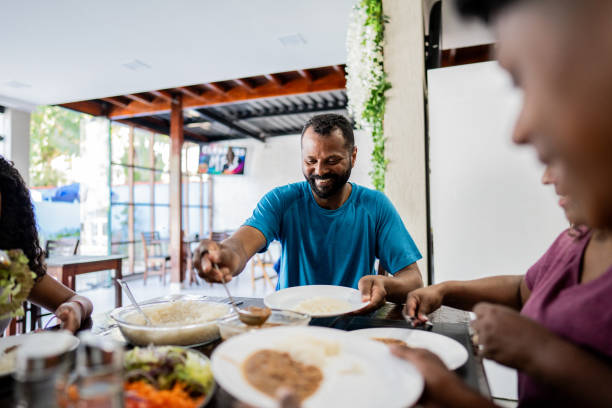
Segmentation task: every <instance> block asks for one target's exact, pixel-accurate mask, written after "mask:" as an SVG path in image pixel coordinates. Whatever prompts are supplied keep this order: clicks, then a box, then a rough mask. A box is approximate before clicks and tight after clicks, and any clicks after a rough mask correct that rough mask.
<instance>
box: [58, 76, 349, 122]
mask: <svg viewBox="0 0 612 408" xmlns="http://www.w3.org/2000/svg"><path fill="white" fill-rule="evenodd" d="M300 71H301V72H296V71H290V72H289V73H291V72H293V73H294V75H293V78H294V79H292V80H288V81H287V82H283V81H282V80H281V78H285V77H287V78H291V77H292V76H291V75H287V76H281V75H279V74H269V75H264V76H265V77H266V78H267V79H268V82H266V83H264V84H262V85H259V86H257V87H254V86H253V85H251V84H249V83H248V82H247V81H248V80H246V81H245V79H244V78H243V79H238V80H235V81H236V82H237V83H240V82H244V83H245V84H247V87H244V86H236V87H234V88H231V89H225V88H224V86H223V85H222V84H219V83H215V82H212V83H206V84H199V85H198V86H200V87H205V88H207V89H209V90H211V92H198V91H196V90H195V89H193V88H189V87H187V86H184V87H181V88H176V89H166V90H155V91H150V92H148V93H149V94H152V95H155V96H156V98H155V99H154V100H151V101H149V102H148V103H147V102H144V101H137V100H130V99H127V98H125V97H120V96H116V97H109V98H104V99H102V101H105V102H100V100H99V99H93V100H89V101H81V102H71V103H66V104H61V105H60V106H63V107H66V108H69V109H73V110H76V111H79V112H85V113H89V114H91V115H95V116H102V115H104V116H107V117H108V118H109V119H112V120H119V119H127V118H132V117H137V116H149V115H156V114H161V113H168V112H170V110H171V105H172V97H173V93H174V91H176V92H178V93H180V94H182V95H183V97H182V104H183V108H184V109H195V108H201V107H206V106H214V105H223V104H230V103H235V102H243V101H249V100H254V99H260V98H274V97H279V96H287V95H298V94H306V93H311V92H325V91H334V90H341V89H345V87H346V79H345V74H344V68H343V66H341V65H336V66H331V67H323V68H317V73H318V74H317V77H316V78H315V77H314V76H313V75H312V72H311V71H309V70H300ZM285 74H288V73H285ZM295 74H297V75H295ZM296 77H297V78H296ZM309 78H310V79H309ZM275 79H276V81H275ZM279 83H280V85H279ZM248 87H250V90H249V89H247V88H248ZM181 89H182V90H181ZM185 90H186V91H185Z"/></svg>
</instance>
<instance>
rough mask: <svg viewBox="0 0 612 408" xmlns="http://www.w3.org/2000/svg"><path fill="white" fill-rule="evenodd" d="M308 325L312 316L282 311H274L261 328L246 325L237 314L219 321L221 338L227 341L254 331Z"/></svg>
mask: <svg viewBox="0 0 612 408" xmlns="http://www.w3.org/2000/svg"><path fill="white" fill-rule="evenodd" d="M308 323H310V315H308V314H306V313H299V312H293V311H291V310H280V309H272V311H271V313H270V317H268V320H266V322H265V323H264V324H262V325H261V326H249V325H246V324H244V323H243V322H241V321H240V319H239V318H238V315H237V314H235V313H233V314H229V315H227V316H225V317H224V318H222V319H219V320H218V321H217V324H218V325H219V330H220V332H221V338H222V339H223V340H227V339H229V338H230V337H233V336H236V335H238V334H242V333H248V332H250V331H253V330H259V329H265V328H268V327H277V326H308Z"/></svg>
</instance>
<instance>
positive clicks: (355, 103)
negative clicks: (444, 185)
mask: <svg viewBox="0 0 612 408" xmlns="http://www.w3.org/2000/svg"><path fill="white" fill-rule="evenodd" d="M386 22H387V20H386V17H385V16H384V15H383V10H382V0H361V1H360V2H359V3H357V4H356V5H355V7H354V8H353V11H352V13H351V17H350V23H349V28H348V33H347V40H346V45H347V51H348V55H347V63H346V72H347V75H346V92H347V95H348V110H349V114H350V115H351V117H352V118H353V120H354V121H355V124H356V125H357V128H359V129H365V130H366V131H368V132H370V133H371V135H372V141H373V143H374V147H373V150H372V171H371V172H370V176H371V177H372V184H373V185H374V188H376V189H377V190H379V191H382V190H384V188H385V173H386V170H387V164H388V160H387V159H386V158H385V137H384V132H383V118H384V115H385V103H386V97H385V91H387V89H389V88H391V83H390V82H389V81H388V80H387V75H386V73H385V70H384V66H383V62H384V58H383V42H384V31H385V23H386Z"/></svg>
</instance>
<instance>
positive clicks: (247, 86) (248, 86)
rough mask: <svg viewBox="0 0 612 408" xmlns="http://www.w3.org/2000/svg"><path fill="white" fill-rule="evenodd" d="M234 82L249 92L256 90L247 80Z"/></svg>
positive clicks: (239, 79)
mask: <svg viewBox="0 0 612 408" xmlns="http://www.w3.org/2000/svg"><path fill="white" fill-rule="evenodd" d="M234 82H235V83H236V84H238V86H241V87H242V88H244V89H246V90H247V91H249V92H253V91H254V90H255V88H254V87H253V85H251V84H250V83H248V82H247V81H246V80H245V79H242V78H238V79H234Z"/></svg>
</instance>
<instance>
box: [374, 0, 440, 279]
mask: <svg viewBox="0 0 612 408" xmlns="http://www.w3.org/2000/svg"><path fill="white" fill-rule="evenodd" d="M383 12H384V14H385V15H388V16H389V23H388V24H387V25H386V28H385V49H384V51H385V72H386V73H387V74H388V79H389V82H391V84H393V86H392V88H391V89H390V90H389V91H388V92H387V93H386V96H387V105H386V110H385V117H384V132H385V138H386V141H385V157H386V158H387V159H388V160H389V164H388V166H387V173H386V176H385V193H386V194H387V196H388V197H389V199H390V200H391V201H392V202H393V204H395V206H396V208H397V210H398V212H399V214H400V216H401V217H402V221H403V222H404V224H405V225H406V228H407V229H408V231H409V232H410V235H411V236H412V238H413V239H414V242H415V244H416V245H417V247H418V248H419V250H420V251H421V254H422V255H423V258H422V259H421V260H419V261H418V265H419V269H420V270H421V274H422V276H423V280H424V281H425V283H427V276H428V270H427V269H428V257H429V255H428V248H427V235H428V234H427V183H426V177H425V176H426V172H425V168H426V166H425V163H426V161H425V160H426V157H425V95H424V88H425V69H424V66H425V62H424V59H425V55H424V50H423V24H422V23H423V8H422V4H421V2H419V1H405V0H384V1H383Z"/></svg>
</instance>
